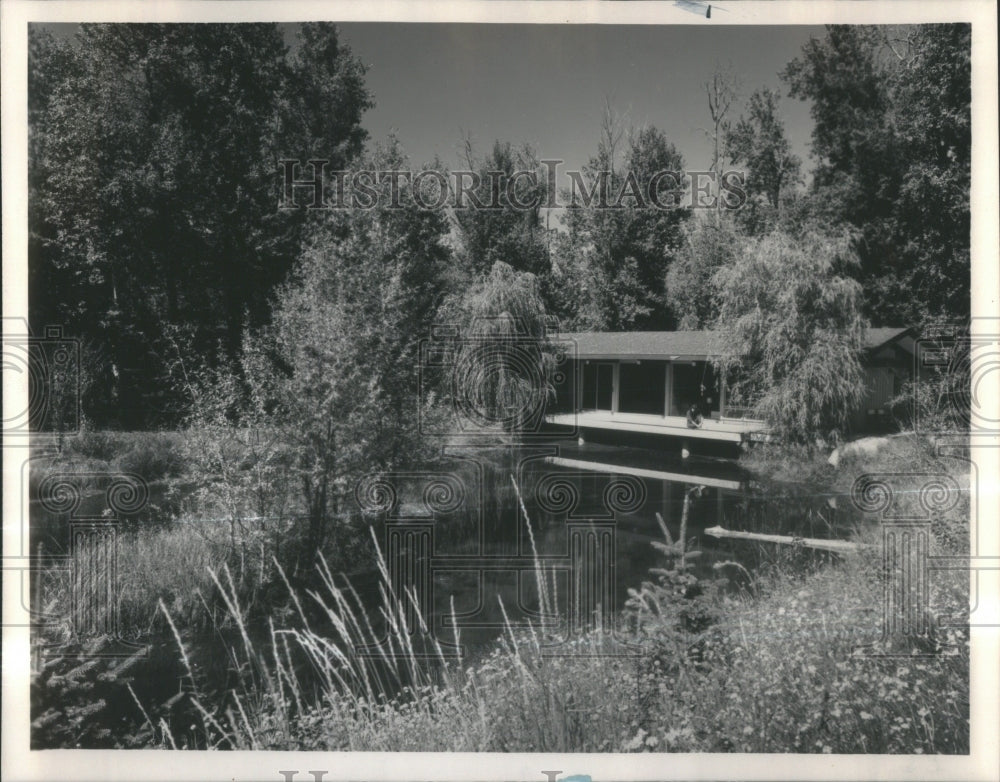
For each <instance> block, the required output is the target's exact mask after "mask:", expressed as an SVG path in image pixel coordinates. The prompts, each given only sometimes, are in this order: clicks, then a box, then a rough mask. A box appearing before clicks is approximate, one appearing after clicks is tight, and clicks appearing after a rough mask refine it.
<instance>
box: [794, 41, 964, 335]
mask: <svg viewBox="0 0 1000 782" xmlns="http://www.w3.org/2000/svg"><path fill="white" fill-rule="evenodd" d="M970 53H971V31H970V27H969V25H967V24H958V25H922V26H919V27H916V28H902V29H897V28H880V27H867V26H856V25H851V26H837V25H834V26H831V27H829V28H828V30H827V34H826V37H825V38H824V39H823V40H816V39H813V40H810V41H809V43H808V44H806V46H804V47H803V50H802V55H801V56H800V57H798V58H796V59H795V60H793V61H792V62H790V63H789V64H788V66H787V68H786V69H785V71H784V72H783V74H782V78H783V79H784V80H785V81H786V83H787V84H788V85H789V89H790V92H791V94H792V96H794V97H798V98H800V99H803V100H809V101H811V102H812V107H811V113H812V116H813V119H814V122H815V125H814V130H813V153H814V154H815V155H816V157H817V166H816V170H815V172H814V178H813V192H814V193H815V194H816V195H817V199H816V201H815V203H816V204H821V205H822V207H821V208H822V210H823V211H824V212H825V215H826V216H827V217H829V218H832V219H833V220H835V221H836V222H840V223H846V224H848V225H850V226H853V227H854V228H856V229H857V230H858V232H859V234H860V244H859V256H860V259H861V267H860V275H859V276H860V279H861V281H862V282H863V284H864V289H865V310H866V314H867V315H868V316H869V317H870V318H871V319H872V320H873V321H875V322H878V323H884V324H887V325H896V324H900V323H906V324H913V325H920V324H921V323H925V322H928V321H931V320H935V319H939V318H942V317H945V318H950V319H958V320H964V319H966V318H967V317H968V315H969V311H970V294H969V287H970V270H969V241H970V237H969V206H968V186H969V178H970V176H971V171H970V169H971V157H970V150H971V146H970V116H971V114H970V106H971V65H970Z"/></svg>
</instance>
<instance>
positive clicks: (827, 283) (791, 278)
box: [713, 230, 865, 444]
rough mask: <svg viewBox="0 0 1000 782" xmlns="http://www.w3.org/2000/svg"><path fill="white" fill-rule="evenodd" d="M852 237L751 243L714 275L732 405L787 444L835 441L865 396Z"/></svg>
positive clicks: (777, 234) (814, 235)
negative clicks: (764, 423) (744, 409)
mask: <svg viewBox="0 0 1000 782" xmlns="http://www.w3.org/2000/svg"><path fill="white" fill-rule="evenodd" d="M857 265H858V260H857V256H856V255H855V253H854V250H853V248H852V243H851V241H850V238H849V237H848V235H846V234H838V235H834V236H830V235H824V234H822V233H820V232H818V231H815V230H812V231H807V232H805V233H804V234H803V235H802V236H801V237H792V236H790V235H788V234H786V233H784V232H781V231H774V232H772V233H770V234H767V235H766V236H762V237H759V238H756V239H751V240H748V242H747V244H746V246H745V248H744V251H743V252H742V253H739V254H737V255H736V256H735V257H734V258H733V259H732V261H731V262H730V263H728V264H726V265H725V266H723V267H721V268H720V269H719V270H718V271H717V272H716V273H715V275H714V277H713V285H714V287H715V289H716V294H717V296H718V306H719V311H718V316H717V318H716V322H715V328H716V329H717V331H718V332H720V335H721V340H720V344H721V345H722V346H723V350H724V354H723V355H722V357H721V358H720V360H719V363H720V365H721V368H722V370H723V371H724V372H725V375H726V377H727V378H728V380H729V382H730V389H731V392H732V396H731V400H730V401H731V403H733V404H735V405H738V406H743V407H747V408H749V409H750V410H751V411H752V412H753V414H754V416H755V417H759V418H761V419H763V420H765V421H767V422H768V423H769V424H770V425H771V427H772V428H773V430H774V432H775V433H776V434H777V435H778V436H780V437H782V438H784V439H786V440H789V441H793V442H799V443H807V444H811V443H813V442H815V441H816V439H817V438H820V437H822V438H836V437H838V436H839V435H840V434H841V433H843V431H844V430H845V428H846V425H847V421H848V417H849V415H850V412H851V410H852V409H853V408H854V407H855V406H856V405H857V404H858V403H859V402H860V400H861V397H862V394H863V391H864V379H863V373H862V367H861V351H862V339H863V333H864V326H865V323H864V321H863V319H862V315H861V308H862V298H861V286H860V285H859V284H858V283H857V281H855V280H854V279H852V278H851V276H850V274H851V273H852V272H854V271H855V270H856V267H857Z"/></svg>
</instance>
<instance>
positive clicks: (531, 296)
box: [441, 261, 551, 433]
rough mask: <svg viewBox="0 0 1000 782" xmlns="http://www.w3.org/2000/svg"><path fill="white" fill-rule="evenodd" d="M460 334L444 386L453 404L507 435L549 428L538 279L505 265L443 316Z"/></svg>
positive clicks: (498, 265)
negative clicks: (542, 425)
mask: <svg viewBox="0 0 1000 782" xmlns="http://www.w3.org/2000/svg"><path fill="white" fill-rule="evenodd" d="M442 318H443V319H445V320H449V321H450V322H452V323H454V324H456V325H458V326H459V329H458V333H459V335H460V340H459V342H458V344H457V347H456V351H455V357H454V362H453V364H452V366H451V367H449V368H448V373H447V374H446V376H445V377H442V378H441V381H442V386H441V390H442V392H443V395H444V398H445V400H446V403H447V404H449V405H451V406H452V408H453V409H459V410H464V411H465V412H467V413H472V416H473V418H474V419H476V423H479V424H481V425H483V426H486V427H499V429H500V431H504V432H514V433H517V432H522V431H524V430H525V429H531V430H532V431H533V430H534V427H536V426H537V425H538V424H540V423H541V421H540V418H539V416H540V415H541V414H542V412H543V411H544V405H545V401H546V400H547V398H548V396H549V391H550V387H551V384H550V382H549V374H550V370H551V357H550V356H549V351H548V336H547V318H546V307H545V302H544V300H543V299H542V295H541V290H540V287H539V284H538V278H537V277H535V275H533V274H531V273H530V272H519V271H517V270H516V269H514V268H513V267H512V266H509V265H508V264H506V263H503V262H501V261H498V262H497V263H495V264H494V265H493V268H492V269H491V270H490V273H489V274H487V275H484V276H483V277H481V278H480V279H479V280H478V281H477V282H476V283H475V284H474V285H472V286H471V287H470V288H469V289H468V290H467V291H465V292H464V293H460V294H459V293H456V294H453V296H452V297H451V298H450V299H449V300H448V301H447V302H446V303H445V305H444V307H443V308H442Z"/></svg>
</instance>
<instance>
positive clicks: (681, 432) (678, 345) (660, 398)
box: [548, 328, 915, 443]
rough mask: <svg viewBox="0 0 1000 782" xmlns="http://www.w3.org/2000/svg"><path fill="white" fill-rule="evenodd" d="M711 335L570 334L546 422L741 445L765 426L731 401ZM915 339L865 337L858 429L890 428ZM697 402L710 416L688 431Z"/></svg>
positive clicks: (881, 332)
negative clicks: (864, 386)
mask: <svg viewBox="0 0 1000 782" xmlns="http://www.w3.org/2000/svg"><path fill="white" fill-rule="evenodd" d="M720 339H721V337H720V335H719V334H717V333H715V332H712V331H638V332H578V333H564V334H560V335H558V336H557V337H556V340H557V341H558V342H559V343H561V344H564V345H565V346H566V347H567V357H568V366H567V367H566V371H564V372H562V373H561V377H562V382H561V383H558V384H557V385H556V400H555V404H554V405H553V406H551V407H550V408H549V410H550V414H549V416H548V420H549V422H550V423H553V424H556V425H572V426H574V427H576V428H579V429H581V430H586V429H603V430H617V431H621V432H629V431H631V432H640V433H646V434H664V435H675V436H684V437H685V438H693V439H705V440H716V441H722V442H731V443H740V442H742V441H744V440H746V439H752V438H753V436H754V435H755V434H763V433H764V432H765V430H766V427H765V426H764V424H763V423H762V422H761V421H756V420H753V419H752V418H750V417H749V416H748V411H746V410H742V409H738V408H736V407H734V406H732V405H731V404H729V400H727V398H726V388H725V384H724V383H720V382H719V377H718V376H717V373H716V371H715V369H714V367H713V366H712V358H713V357H715V356H718V355H720V353H721V347H722V346H721V344H720ZM914 350H915V336H914V333H913V331H912V329H908V328H872V329H868V330H867V331H866V332H865V336H864V370H865V375H866V379H867V391H866V396H865V399H864V401H863V402H862V404H861V405H860V406H859V407H858V408H857V410H855V411H854V413H853V414H852V416H851V428H852V430H854V431H858V432H861V431H871V430H873V429H879V428H882V427H884V426H885V424H886V422H887V421H888V419H889V404H890V401H891V400H892V398H893V397H894V396H896V395H897V394H898V393H899V392H900V390H901V386H902V383H903V382H904V381H905V380H906V378H907V377H909V376H910V374H911V373H912V371H913V354H914ZM692 404H697V405H698V407H699V409H700V411H701V413H702V415H703V416H704V418H705V421H704V424H703V426H702V428H701V429H697V430H693V429H689V428H688V427H687V425H686V419H685V415H686V412H687V409H688V408H689V407H690V406H691V405H692Z"/></svg>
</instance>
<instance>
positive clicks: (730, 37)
mask: <svg viewBox="0 0 1000 782" xmlns="http://www.w3.org/2000/svg"><path fill="white" fill-rule="evenodd" d="M340 30H341V40H342V42H343V43H346V44H347V45H348V46H350V48H351V49H352V50H353V52H354V53H355V54H356V55H357V56H358V57H359V58H360V59H361V61H362V62H363V63H364V64H365V65H366V66H367V67H368V73H367V76H366V83H367V84H368V86H369V88H370V89H371V90H372V92H373V93H374V99H375V103H376V106H375V108H374V109H372V110H370V111H369V112H368V113H367V114H366V115H365V118H364V125H365V127H366V129H367V130H368V131H369V133H370V134H371V137H372V139H373V140H379V139H383V138H385V137H386V136H387V135H388V134H389V133H390V131H395V133H396V135H397V136H398V138H399V140H400V142H401V143H402V145H403V148H404V149H405V151H406V152H407V153H408V155H409V156H410V161H411V164H412V165H414V167H417V166H419V165H420V164H421V163H424V162H428V161H430V160H432V159H433V158H434V157H435V156H439V157H440V158H441V159H442V161H443V162H444V163H445V164H446V165H448V166H454V167H458V165H459V162H460V157H459V152H460V149H461V144H462V139H463V138H464V137H465V136H466V135H471V138H472V140H473V143H474V147H475V151H476V152H477V153H478V154H483V153H485V152H487V151H488V150H489V148H490V146H491V145H492V143H493V141H494V139H500V140H502V141H510V142H512V143H514V144H515V145H519V144H521V143H524V142H527V143H529V144H530V145H531V146H532V147H533V148H534V150H535V151H536V153H538V155H539V157H541V158H548V159H559V160H563V161H565V162H566V167H565V168H564V169H563V170H564V171H565V170H568V169H576V168H579V167H580V166H582V165H584V164H586V163H587V161H588V160H589V159H590V157H592V156H593V155H594V154H595V153H596V151H597V144H598V139H599V136H600V122H601V114H602V110H603V106H604V100H605V98H606V97H607V98H609V99H610V101H611V103H612V106H613V107H614V109H615V111H617V112H619V113H620V114H623V115H625V117H626V120H627V122H628V123H629V124H632V125H637V126H638V125H644V124H652V125H655V126H657V127H659V128H660V129H662V130H663V131H664V132H665V133H666V135H667V138H668V139H669V140H670V141H672V142H673V143H674V144H675V146H676V147H677V148H678V150H679V151H680V152H681V154H682V155H683V157H684V160H685V164H686V166H687V167H688V168H689V169H698V168H706V167H707V166H708V164H709V163H710V160H711V142H710V141H709V140H708V139H707V137H706V135H705V133H704V131H703V130H701V128H703V127H707V126H708V124H709V116H708V106H707V100H706V96H705V88H704V84H705V82H706V81H707V80H708V79H709V77H710V76H711V74H712V72H713V71H714V70H715V68H716V67H717V65H718V66H723V67H725V66H731V67H732V68H733V70H734V71H735V72H736V73H737V74H738V77H739V80H740V81H741V83H742V91H741V97H742V101H741V103H740V104H739V105H738V106H737V107H736V108H737V112H736V113H737V115H738V112H739V110H740V109H742V108H743V106H742V102H743V101H745V100H746V99H747V98H748V97H749V95H750V94H751V93H752V92H753V91H754V90H755V89H757V88H759V87H763V86H770V87H772V88H776V89H780V91H781V94H782V96H783V99H782V104H781V106H782V112H783V114H784V115H785V118H786V130H787V133H788V136H789V139H790V141H791V144H792V148H793V151H794V152H795V153H796V154H798V155H799V157H801V158H802V160H803V162H804V163H805V169H806V170H808V169H809V168H811V164H810V161H809V157H808V155H809V140H810V134H811V132H812V121H811V119H810V117H809V106H808V104H806V103H803V102H801V101H798V100H796V99H793V98H789V97H787V89H786V88H785V87H784V85H783V84H782V83H781V81H780V79H779V77H778V73H779V72H780V71H781V70H782V68H784V66H785V64H786V63H787V62H788V61H789V60H791V59H792V58H794V57H796V56H797V55H798V54H799V52H800V50H801V47H802V45H803V44H804V43H805V42H806V41H807V40H808V39H809V37H810V36H814V37H821V36H822V35H823V34H824V30H823V28H822V27H805V26H777V25H775V26H759V27H748V26H728V27H727V26H715V25H711V26H699V27H692V26H666V25H636V26H609V25H571V24H567V25H506V24H503V25H500V24H481V25H472V24H400V23H382V24H379V23H363V24H361V23H351V24H342V25H340Z"/></svg>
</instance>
